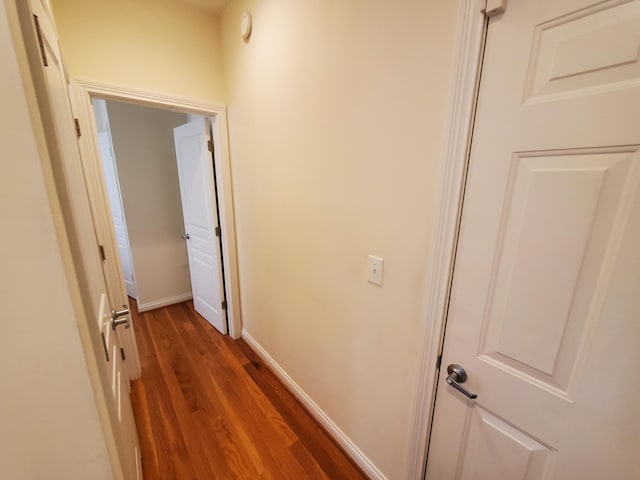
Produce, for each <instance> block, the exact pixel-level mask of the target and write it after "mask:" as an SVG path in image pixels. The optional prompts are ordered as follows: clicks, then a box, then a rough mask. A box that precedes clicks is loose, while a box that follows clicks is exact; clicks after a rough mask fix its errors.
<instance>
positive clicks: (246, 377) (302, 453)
mask: <svg viewBox="0 0 640 480" xmlns="http://www.w3.org/2000/svg"><path fill="white" fill-rule="evenodd" d="M131 309H132V310H133V311H135V310H136V307H135V304H133V305H132V308H131ZM134 323H135V327H136V336H137V340H138V348H139V350H140V361H141V362H142V378H140V379H139V380H136V381H135V382H133V384H132V392H131V399H132V402H133V408H134V413H135V417H136V425H137V427H138V434H139V436H140V448H141V450H142V459H143V473H144V478H145V479H146V480H156V479H157V480H171V479H178V480H183V479H199V480H208V479H216V478H219V479H225V480H226V479H253V478H265V479H283V478H290V479H307V478H309V479H361V478H365V477H364V475H363V474H362V473H360V472H359V471H358V469H357V468H356V467H355V466H354V465H353V464H352V463H351V461H350V460H349V459H348V458H347V457H346V456H345V454H344V453H343V452H342V451H341V450H340V448H339V447H338V446H337V445H336V444H335V443H334V442H333V441H332V440H331V439H330V438H329V437H328V436H327V434H326V433H325V432H324V431H323V430H322V428H321V427H320V426H318V425H317V424H316V422H315V421H314V420H313V419H312V418H311V416H310V415H309V414H308V413H307V412H306V411H305V409H304V408H303V407H302V406H301V405H300V404H299V403H298V401H297V400H296V399H295V398H294V397H293V396H292V395H291V394H290V393H289V392H288V391H287V390H286V388H285V387H284V386H283V385H282V384H281V383H280V382H279V380H278V379H277V378H276V377H275V376H274V375H273V374H272V373H271V371H269V369H268V368H267V367H265V366H264V365H263V364H262V363H261V360H260V359H259V357H257V355H255V354H254V353H253V351H251V349H250V348H249V347H248V346H247V344H246V343H245V342H244V341H243V340H237V341H236V340H231V339H230V338H229V337H227V336H223V335H220V334H219V333H218V332H217V331H216V330H215V329H214V328H213V327H211V326H210V325H209V324H208V323H207V322H206V321H205V320H204V319H203V318H202V317H200V316H199V315H198V314H197V313H195V311H194V310H193V307H192V304H191V302H187V303H182V304H178V305H172V306H169V307H165V308H161V309H158V310H153V311H150V312H145V313H142V314H134Z"/></svg>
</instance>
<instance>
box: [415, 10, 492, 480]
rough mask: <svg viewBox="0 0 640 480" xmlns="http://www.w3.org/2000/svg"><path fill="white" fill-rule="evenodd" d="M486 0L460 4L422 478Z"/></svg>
mask: <svg viewBox="0 0 640 480" xmlns="http://www.w3.org/2000/svg"><path fill="white" fill-rule="evenodd" d="M484 7H485V0H460V5H459V8H460V13H459V19H458V40H457V50H458V53H457V61H456V64H455V73H454V77H453V85H452V89H451V106H450V110H449V122H448V125H449V127H448V131H447V139H446V151H445V154H444V156H443V159H442V165H441V177H440V183H439V185H440V187H439V190H440V199H439V209H438V221H437V222H438V223H437V226H436V229H435V231H434V240H433V243H432V244H433V250H432V254H431V259H432V261H431V270H430V278H429V280H430V290H429V293H428V297H427V317H426V322H427V327H426V331H425V337H424V342H423V350H422V358H421V360H420V366H419V377H418V394H417V400H416V404H415V410H414V414H413V423H412V431H411V437H410V444H409V476H408V478H411V479H420V478H423V474H424V468H425V464H426V460H427V459H426V454H427V439H428V437H429V433H430V429H431V414H432V412H433V406H434V401H435V391H436V384H437V380H438V379H437V378H436V370H435V365H436V362H437V358H438V355H439V353H440V347H441V345H442V337H443V334H444V324H445V317H446V312H447V304H448V299H449V288H450V284H451V276H452V273H453V262H454V256H455V249H456V240H457V235H458V226H459V220H460V209H461V206H462V196H463V193H464V180H465V176H466V171H467V159H468V152H469V144H470V140H471V132H472V127H473V125H472V123H473V114H474V105H475V98H476V93H477V85H478V75H479V71H480V60H481V55H482V46H483V39H484V31H485V28H484V26H485V17H484V15H483V13H482V12H483V10H484Z"/></svg>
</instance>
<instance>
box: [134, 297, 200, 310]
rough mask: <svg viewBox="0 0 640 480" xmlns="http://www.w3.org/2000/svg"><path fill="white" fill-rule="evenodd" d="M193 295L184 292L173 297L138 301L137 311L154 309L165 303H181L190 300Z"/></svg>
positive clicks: (164, 305) (165, 304) (163, 305)
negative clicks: (145, 301) (144, 301)
mask: <svg viewBox="0 0 640 480" xmlns="http://www.w3.org/2000/svg"><path fill="white" fill-rule="evenodd" d="M192 298H193V296H192V295H191V292H189V293H185V294H184V295H177V296H175V297H169V298H162V299H160V300H154V301H153V302H147V303H138V312H139V313H142V312H147V311H149V310H154V309H156V308H162V307H166V306H167V305H173V304H174V303H182V302H186V301H187V300H191V299H192Z"/></svg>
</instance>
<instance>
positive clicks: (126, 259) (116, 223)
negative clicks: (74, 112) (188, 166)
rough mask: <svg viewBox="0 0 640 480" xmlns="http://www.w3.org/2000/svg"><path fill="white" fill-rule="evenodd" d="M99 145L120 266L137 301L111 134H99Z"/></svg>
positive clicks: (129, 294)
mask: <svg viewBox="0 0 640 480" xmlns="http://www.w3.org/2000/svg"><path fill="white" fill-rule="evenodd" d="M98 143H99V145H100V157H101V159H102V167H103V168H102V169H103V171H104V181H105V183H106V185H107V196H108V197H109V205H110V207H111V218H112V219H113V227H114V230H115V232H116V244H117V245H118V253H119V254H120V264H121V265H122V273H123V275H124V285H125V287H126V289H127V295H128V296H130V297H131V298H135V299H137V298H138V294H137V291H136V282H135V278H134V275H133V262H132V260H131V247H130V245H129V234H128V232H127V222H126V220H125V215H124V206H123V203H122V195H121V193H120V183H119V181H118V168H117V166H116V159H115V158H114V156H113V145H112V143H111V135H109V132H102V133H98Z"/></svg>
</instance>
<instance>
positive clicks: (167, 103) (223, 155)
mask: <svg viewBox="0 0 640 480" xmlns="http://www.w3.org/2000/svg"><path fill="white" fill-rule="evenodd" d="M70 90H71V97H72V98H71V103H72V107H73V109H74V112H75V114H76V116H77V117H78V120H79V122H80V127H81V130H82V136H81V137H80V150H81V154H82V161H83V167H84V169H85V177H86V181H87V190H88V191H89V196H90V198H91V202H92V208H93V209H94V215H95V217H96V218H95V222H96V223H97V224H98V225H97V226H96V229H97V230H99V233H98V234H99V235H100V236H101V241H102V242H104V243H103V244H104V247H105V251H106V255H111V256H112V257H111V258H115V259H117V258H118V257H117V255H118V250H117V245H116V242H115V233H114V231H113V225H112V223H111V219H110V215H109V206H108V199H107V197H106V191H105V186H104V185H105V184H104V181H103V173H102V167H101V164H100V157H99V149H98V138H97V133H96V132H97V130H96V126H95V118H94V116H93V109H92V104H91V100H92V98H94V97H98V98H102V99H107V100H115V101H121V102H128V103H135V104H139V105H142V106H148V107H155V108H164V109H171V110H180V111H181V112H190V113H194V114H198V115H202V116H205V117H214V118H215V122H214V126H213V132H212V135H213V143H214V154H215V155H214V158H215V168H216V172H218V174H217V175H216V184H217V189H218V202H219V207H220V227H221V230H222V256H223V267H224V276H225V278H224V281H225V285H226V295H227V316H228V319H229V335H230V336H231V338H234V339H237V338H240V337H241V336H242V317H241V312H240V294H239V292H240V289H239V280H238V262H237V253H236V235H235V215H234V207H233V193H232V189H231V188H232V187H231V185H232V184H231V163H230V158H229V145H228V133H227V112H226V108H225V107H223V106H220V105H214V104H209V103H204V102H198V101H193V100H189V99H186V98H179V97H170V96H163V95H159V94H156V93H152V92H147V91H144V90H136V89H130V88H124V87H119V86H114V85H110V84H105V83H98V82H93V81H87V80H83V79H78V78H74V79H71V82H70ZM83 137H84V138H83ZM106 270H107V271H106V275H105V276H106V277H107V278H108V279H109V281H108V288H110V290H113V294H115V295H116V296H115V297H114V298H116V299H122V300H123V301H126V291H125V289H124V284H123V282H122V272H121V270H122V267H121V266H120V262H119V261H115V262H110V264H109V266H108V268H107V269H106ZM110 294H112V293H111V291H110ZM137 356H138V355H137V350H136V361H137V363H138V365H137V368H135V369H133V372H131V376H132V378H137V377H138V376H139V375H140V366H139V360H138V359H137ZM127 360H128V358H127ZM133 367H135V366H133ZM131 368H132V367H131V366H130V369H131Z"/></svg>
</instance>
